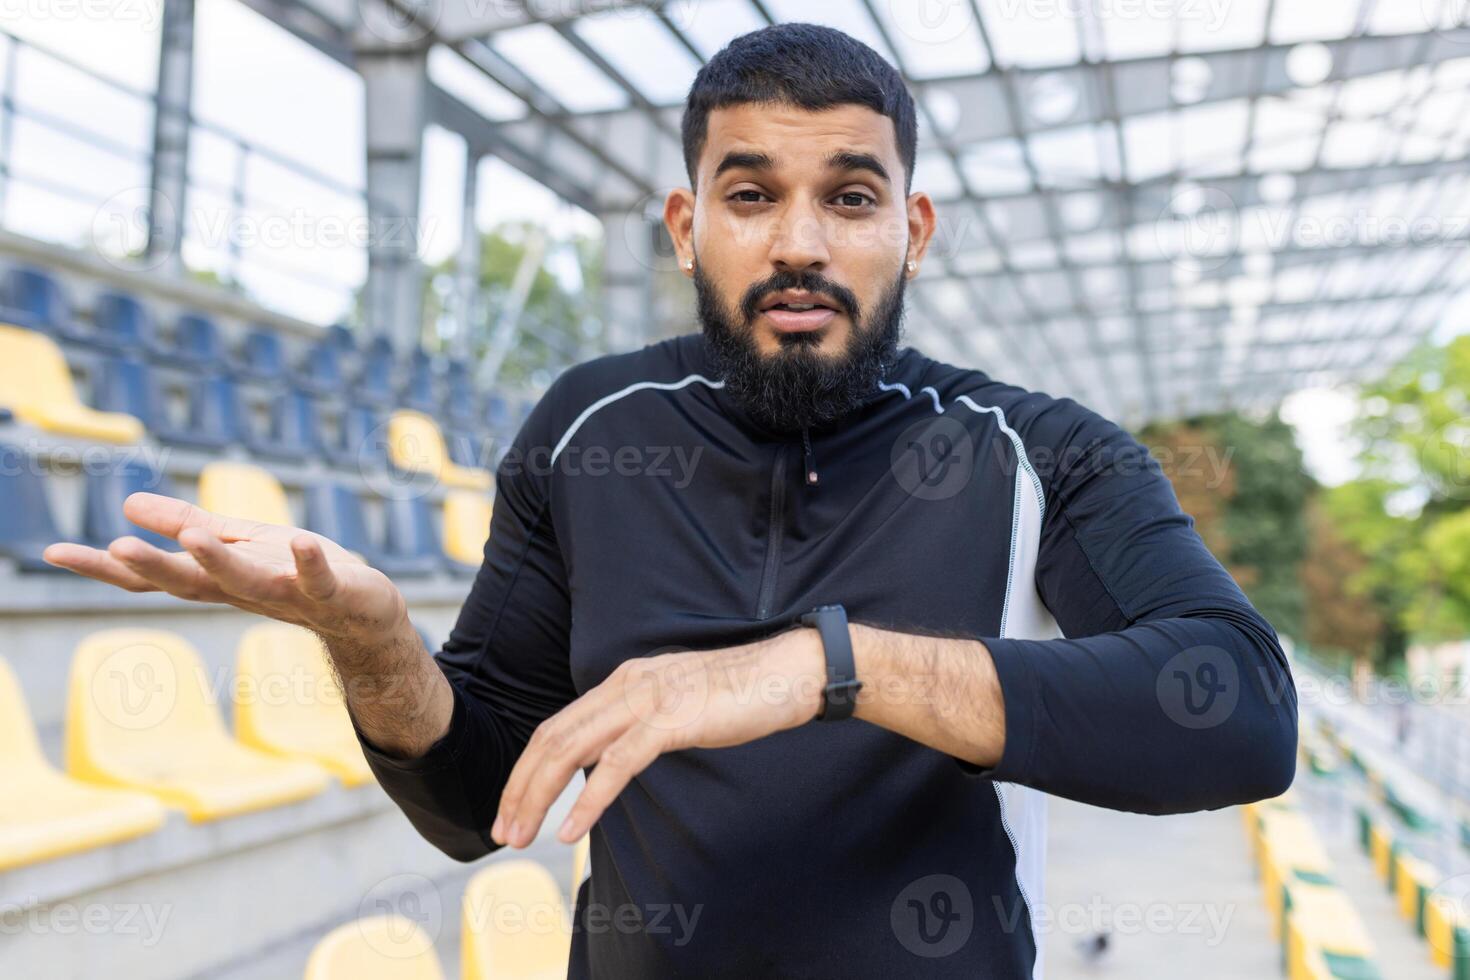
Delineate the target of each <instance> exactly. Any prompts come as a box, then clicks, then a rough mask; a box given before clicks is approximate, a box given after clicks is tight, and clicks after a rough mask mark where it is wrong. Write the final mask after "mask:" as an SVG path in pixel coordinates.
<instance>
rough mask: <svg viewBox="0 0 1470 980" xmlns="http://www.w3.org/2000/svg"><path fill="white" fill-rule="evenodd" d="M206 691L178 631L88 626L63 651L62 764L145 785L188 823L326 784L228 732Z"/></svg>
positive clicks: (83, 775)
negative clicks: (66, 666)
mask: <svg viewBox="0 0 1470 980" xmlns="http://www.w3.org/2000/svg"><path fill="white" fill-rule="evenodd" d="M221 689H223V690H225V691H227V690H228V689H227V688H223V685H221ZM210 691H211V685H210V683H209V679H208V677H207V675H206V673H205V670H204V664H203V662H202V661H200V659H199V655H198V654H197V653H195V652H194V649H193V648H192V647H191V646H189V644H188V643H186V642H184V640H183V639H182V638H181V637H178V636H176V635H174V634H172V633H168V632H165V631H163V630H139V629H116V630H105V631H103V632H100V633H93V634H92V635H91V636H88V637H87V638H86V639H84V640H83V641H82V642H81V644H80V645H79V646H78V647H77V652H76V655H75V656H74V657H73V659H72V665H71V685H70V690H69V692H68V703H67V717H66V768H67V770H68V771H69V772H70V773H71V774H72V775H73V776H76V777H77V778H79V779H85V780H87V781H89V782H95V783H104V784H109V785H113V786H122V787H127V788H131V789H140V790H143V791H145V792H148V793H151V794H153V795H154V796H157V797H158V798H159V799H161V800H163V802H164V803H166V804H168V805H169V806H172V807H177V808H178V809H180V810H183V811H184V813H186V814H187V815H188V817H189V819H190V820H192V821H195V822H199V821H204V820H214V819H218V818H220V817H226V816H231V815H233V814H237V813H244V812H247V811H250V810H260V809H264V808H266V807H271V806H278V805H280V804H283V803H289V802H292V801H295V800H300V799H303V798H305V797H308V796H313V795H315V794H317V793H319V792H321V791H322V790H323V789H325V788H326V785H327V774H326V772H325V771H324V770H323V769H322V768H321V767H320V766H317V765H314V764H312V763H310V762H300V761H288V760H285V759H280V758H277V757H275V756H271V755H267V754H266V753H264V752H260V751H257V750H256V749H252V748H249V747H247V746H244V745H241V744H240V743H239V742H237V741H235V740H234V739H232V738H230V736H229V734H228V732H226V730H225V723H224V719H223V718H222V717H221V716H220V711H219V708H218V706H217V705H216V704H214V703H213V702H212V701H211V693H210Z"/></svg>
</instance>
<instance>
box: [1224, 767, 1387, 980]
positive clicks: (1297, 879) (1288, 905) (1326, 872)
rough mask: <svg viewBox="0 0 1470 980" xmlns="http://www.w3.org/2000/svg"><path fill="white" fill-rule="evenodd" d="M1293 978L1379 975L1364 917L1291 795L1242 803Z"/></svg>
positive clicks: (1276, 930)
mask: <svg viewBox="0 0 1470 980" xmlns="http://www.w3.org/2000/svg"><path fill="white" fill-rule="evenodd" d="M1242 810H1243V817H1244V821H1245V828H1246V834H1247V836H1248V838H1249V839H1250V846H1251V854H1252V856H1253V857H1254V858H1255V860H1256V864H1257V868H1258V870H1259V873H1260V879H1261V888H1262V892H1263V896H1264V898H1265V902H1266V907H1267V909H1268V911H1269V913H1270V922H1271V929H1272V932H1273V934H1274V935H1275V936H1276V938H1277V939H1278V940H1279V941H1280V942H1281V951H1282V967H1283V971H1284V972H1285V974H1286V976H1287V978H1288V980H1331V978H1346V977H1353V978H1358V980H1374V978H1377V977H1378V976H1379V972H1378V968H1377V966H1376V965H1375V963H1374V959H1373V957H1374V950H1373V944H1372V942H1371V940H1369V938H1368V933H1367V930H1366V929H1365V928H1364V926H1363V921H1362V919H1361V918H1360V917H1359V916H1358V913H1357V911H1356V910H1355V909H1354V908H1353V904H1352V902H1351V901H1350V900H1349V899H1348V897H1347V895H1346V894H1344V893H1343V892H1342V891H1341V889H1339V888H1338V887H1337V886H1336V885H1335V884H1334V883H1333V879H1332V865H1331V862H1330V860H1329V859H1328V857H1327V853H1326V851H1325V850H1324V849H1323V847H1322V845H1321V842H1320V841H1319V840H1318V839H1317V835H1316V831H1315V830H1314V829H1313V827H1312V824H1311V822H1310V820H1308V819H1307V817H1306V816H1305V815H1304V814H1302V813H1301V812H1300V811H1298V810H1297V808H1296V806H1295V805H1294V804H1293V803H1292V801H1291V799H1290V798H1289V797H1288V796H1282V797H1277V798H1275V799H1272V800H1264V801H1262V802H1259V803H1252V804H1248V805H1247V806H1245V807H1243V808H1242Z"/></svg>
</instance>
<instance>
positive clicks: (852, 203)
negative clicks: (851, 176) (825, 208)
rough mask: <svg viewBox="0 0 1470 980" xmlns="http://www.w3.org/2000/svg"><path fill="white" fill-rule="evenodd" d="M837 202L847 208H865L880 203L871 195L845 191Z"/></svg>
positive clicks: (839, 195) (837, 198)
mask: <svg viewBox="0 0 1470 980" xmlns="http://www.w3.org/2000/svg"><path fill="white" fill-rule="evenodd" d="M835 200H836V202H837V203H838V204H839V205H841V206H842V207H845V208H865V207H869V206H870V205H874V204H877V203H878V201H877V199H876V198H874V197H873V196H872V195H871V194H864V193H863V192H862V191H843V192H842V193H841V194H838V195H837V197H836V198H835Z"/></svg>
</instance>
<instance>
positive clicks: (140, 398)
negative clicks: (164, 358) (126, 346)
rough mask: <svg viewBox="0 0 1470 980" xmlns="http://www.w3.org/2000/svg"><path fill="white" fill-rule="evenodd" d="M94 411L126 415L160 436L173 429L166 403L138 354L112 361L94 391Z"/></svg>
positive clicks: (148, 369) (104, 362)
mask: <svg viewBox="0 0 1470 980" xmlns="http://www.w3.org/2000/svg"><path fill="white" fill-rule="evenodd" d="M92 401H93V403H94V404H93V407H94V408H98V409H101V410H102V411H104V412H125V413H127V414H128V415H131V416H133V417H134V418H136V419H138V421H140V422H142V423H143V428H145V429H147V430H148V431H149V432H152V433H154V434H157V433H159V432H162V431H165V430H167V429H168V428H169V424H168V418H167V416H166V415H165V413H164V410H163V400H162V397H161V393H160V392H159V390H158V385H157V382H156V379H155V378H154V376H153V372H152V370H151V369H150V368H149V367H148V364H147V363H146V362H144V361H143V360H141V359H140V358H139V357H137V356H136V355H135V354H124V355H119V356H116V357H109V358H107V359H106V360H105V361H103V362H102V371H101V373H100V375H99V376H98V378H97V383H96V384H95V385H94V387H93V391H92Z"/></svg>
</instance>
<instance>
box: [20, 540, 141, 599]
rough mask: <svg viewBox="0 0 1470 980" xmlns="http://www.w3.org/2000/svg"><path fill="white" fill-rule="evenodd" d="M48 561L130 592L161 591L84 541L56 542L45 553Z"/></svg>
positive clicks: (43, 555) (58, 566) (44, 556)
mask: <svg viewBox="0 0 1470 980" xmlns="http://www.w3.org/2000/svg"><path fill="white" fill-rule="evenodd" d="M41 557H42V558H44V559H45V560H46V561H47V562H48V563H50V564H52V565H55V566H56V567H57V568H64V569H66V570H67V571H70V572H76V573H77V574H78V575H85V576H87V578H95V579H96V580H97V581H99V582H106V583H107V584H108V585H115V586H117V587H118V588H120V589H127V590H128V591H129V592H157V591H159V589H158V586H156V585H154V584H153V583H152V582H150V581H148V580H147V579H145V578H143V576H141V575H139V574H138V573H137V572H134V571H133V570H132V569H130V568H128V566H126V565H124V564H123V563H122V562H120V561H118V560H117V558H115V557H113V556H112V555H110V554H108V553H107V552H105V551H103V550H101V549H100V548H88V547H87V546H85V545H80V544H53V545H50V546H49V547H47V549H46V550H45V552H43V553H42V555H41Z"/></svg>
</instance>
